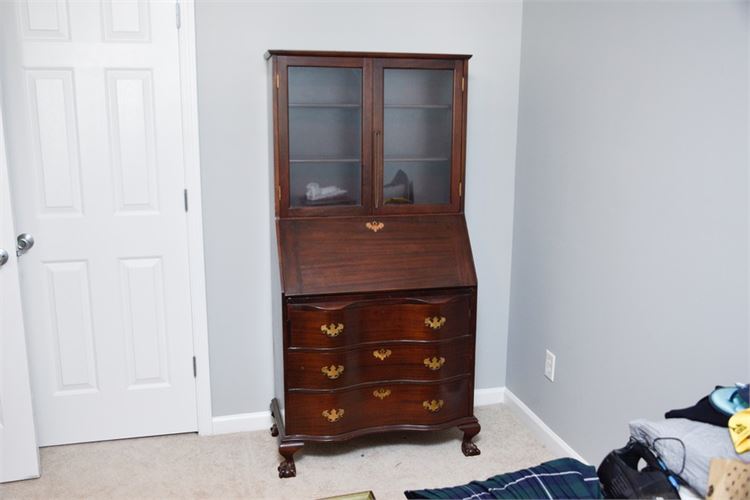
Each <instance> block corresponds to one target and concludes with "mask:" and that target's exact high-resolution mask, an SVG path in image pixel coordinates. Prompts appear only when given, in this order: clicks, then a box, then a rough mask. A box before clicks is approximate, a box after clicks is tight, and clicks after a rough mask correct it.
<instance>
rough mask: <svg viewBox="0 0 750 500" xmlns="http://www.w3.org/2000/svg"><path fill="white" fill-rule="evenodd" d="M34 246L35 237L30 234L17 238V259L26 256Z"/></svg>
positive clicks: (20, 235)
mask: <svg viewBox="0 0 750 500" xmlns="http://www.w3.org/2000/svg"><path fill="white" fill-rule="evenodd" d="M33 246H34V237H33V236H32V235H30V234H29V233H21V234H19V235H18V238H16V257H20V256H21V255H23V254H25V253H26V252H28V251H29V250H31V247H33Z"/></svg>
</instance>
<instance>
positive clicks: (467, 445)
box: [461, 441, 482, 457]
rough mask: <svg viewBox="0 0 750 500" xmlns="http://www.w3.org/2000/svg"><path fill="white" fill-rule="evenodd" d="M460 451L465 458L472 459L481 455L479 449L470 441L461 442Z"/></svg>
mask: <svg viewBox="0 0 750 500" xmlns="http://www.w3.org/2000/svg"><path fill="white" fill-rule="evenodd" d="M461 451H462V452H463V453H464V455H465V456H467V457H473V456H476V455H479V454H481V453H482V452H481V451H479V448H477V445H475V444H474V443H472V442H471V441H462V442H461Z"/></svg>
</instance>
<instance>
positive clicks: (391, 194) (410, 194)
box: [383, 169, 414, 205]
mask: <svg viewBox="0 0 750 500" xmlns="http://www.w3.org/2000/svg"><path fill="white" fill-rule="evenodd" d="M411 203H414V186H413V184H412V182H411V181H410V180H409V176H408V175H406V172H404V171H403V170H401V169H399V171H398V172H396V175H394V176H393V179H391V182H389V183H388V184H385V185H384V186H383V204H384V205H390V204H411Z"/></svg>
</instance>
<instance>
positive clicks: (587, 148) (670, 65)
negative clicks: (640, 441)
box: [507, 2, 749, 463]
mask: <svg viewBox="0 0 750 500" xmlns="http://www.w3.org/2000/svg"><path fill="white" fill-rule="evenodd" d="M747 27H748V18H747V3H744V2H549V3H547V2H531V3H527V4H526V5H525V7H524V14H523V42H522V66H521V83H520V108H519V130H518V149H517V154H518V160H517V173H516V204H515V221H514V242H513V265H512V297H511V314H510V339H509V353H508V374H507V376H508V377H507V378H508V387H509V388H510V389H511V390H512V391H513V392H514V393H515V394H516V395H518V396H519V397H520V398H521V399H522V400H523V401H524V402H525V403H527V404H528V406H529V407H530V408H531V409H532V410H533V411H534V412H536V413H537V414H538V415H539V416H540V417H541V418H542V419H543V420H544V421H545V422H546V423H547V424H548V425H549V426H550V427H551V428H552V429H554V430H555V431H556V432H557V433H558V434H559V435H560V436H561V437H562V438H563V439H565V440H566V441H567V442H568V443H569V444H571V445H572V446H573V447H574V448H575V449H577V450H578V451H579V452H580V453H582V454H583V456H584V457H586V458H587V459H588V460H589V461H591V462H595V463H598V462H599V461H600V460H601V458H602V457H603V455H604V454H605V452H606V451H607V450H610V449H612V448H613V447H615V446H618V445H622V444H624V442H625V440H626V437H627V427H626V424H627V422H628V421H629V420H631V419H633V418H636V417H648V418H659V417H660V416H662V415H663V413H664V411H665V410H668V409H671V408H675V407H681V406H687V405H690V404H692V403H693V402H695V400H697V399H698V398H699V397H700V396H702V395H704V394H706V393H707V392H708V391H709V390H710V389H712V386H713V385H714V384H722V383H723V384H729V383H733V382H735V381H738V380H747V378H748V372H749V367H748V353H749V350H748V328H747V327H748V293H747V289H748V243H747V241H748V156H747V155H748V153H747V151H748V123H747V112H748V77H747V70H748V64H747V63H748V52H747V47H748V33H747ZM545 348H549V349H551V350H552V351H553V352H554V353H556V354H557V378H556V380H555V382H554V383H551V382H549V381H547V380H546V379H545V378H544V376H543V370H544V350H545Z"/></svg>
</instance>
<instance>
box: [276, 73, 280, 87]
mask: <svg viewBox="0 0 750 500" xmlns="http://www.w3.org/2000/svg"><path fill="white" fill-rule="evenodd" d="M280 86H281V77H280V76H279V74H278V73H276V88H279V87H280Z"/></svg>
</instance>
